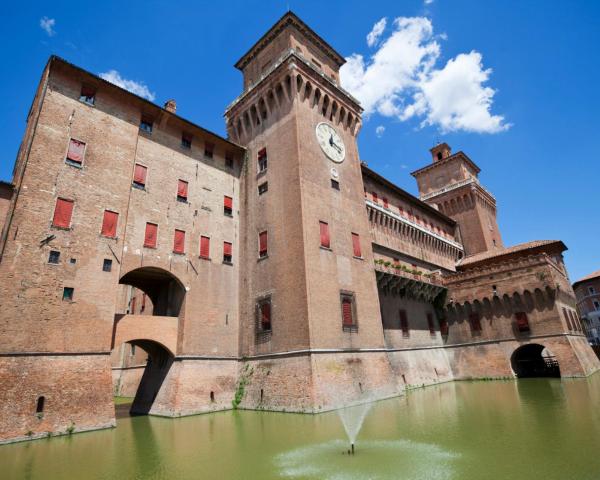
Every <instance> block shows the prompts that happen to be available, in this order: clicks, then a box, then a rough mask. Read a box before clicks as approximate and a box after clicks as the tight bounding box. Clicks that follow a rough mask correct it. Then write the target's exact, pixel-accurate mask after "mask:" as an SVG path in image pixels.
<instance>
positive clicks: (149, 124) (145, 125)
mask: <svg viewBox="0 0 600 480" xmlns="http://www.w3.org/2000/svg"><path fill="white" fill-rule="evenodd" d="M138 129H139V131H140V132H144V133H146V134H148V135H152V132H153V131H154V119H153V118H152V117H150V116H149V115H142V116H141V117H140V125H139V127H138Z"/></svg>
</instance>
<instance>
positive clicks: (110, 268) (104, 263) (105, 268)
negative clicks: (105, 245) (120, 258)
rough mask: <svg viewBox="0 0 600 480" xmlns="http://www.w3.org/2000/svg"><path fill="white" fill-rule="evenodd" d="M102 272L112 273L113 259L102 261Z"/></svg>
mask: <svg viewBox="0 0 600 480" xmlns="http://www.w3.org/2000/svg"><path fill="white" fill-rule="evenodd" d="M107 265H108V269H107ZM102 271H103V272H107V273H108V272H112V258H105V259H104V260H103V261H102Z"/></svg>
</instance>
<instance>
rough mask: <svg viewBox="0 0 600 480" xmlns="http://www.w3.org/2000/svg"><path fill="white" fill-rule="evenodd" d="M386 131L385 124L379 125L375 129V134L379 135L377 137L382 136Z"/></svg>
mask: <svg viewBox="0 0 600 480" xmlns="http://www.w3.org/2000/svg"><path fill="white" fill-rule="evenodd" d="M384 132H385V127H384V126H383V125H379V126H378V127H377V128H376V129H375V135H377V138H381V137H383V133H384Z"/></svg>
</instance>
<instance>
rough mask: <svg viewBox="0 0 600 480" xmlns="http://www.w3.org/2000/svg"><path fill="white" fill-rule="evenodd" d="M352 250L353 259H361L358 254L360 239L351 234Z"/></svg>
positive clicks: (359, 253) (356, 234)
mask: <svg viewBox="0 0 600 480" xmlns="http://www.w3.org/2000/svg"><path fill="white" fill-rule="evenodd" d="M352 249H353V251H354V256H355V257H362V255H361V252H360V237H359V235H358V233H353V234H352Z"/></svg>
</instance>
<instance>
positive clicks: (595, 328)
mask: <svg viewBox="0 0 600 480" xmlns="http://www.w3.org/2000/svg"><path fill="white" fill-rule="evenodd" d="M573 290H574V291H575V296H576V297H577V310H578V311H579V316H580V317H581V322H582V323H583V326H584V328H585V331H586V333H587V337H588V340H589V341H590V343H591V344H592V345H600V270H596V271H595V272H593V273H590V274H589V275H587V276H585V277H583V278H582V279H580V280H577V281H576V282H575V283H574V284H573Z"/></svg>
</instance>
